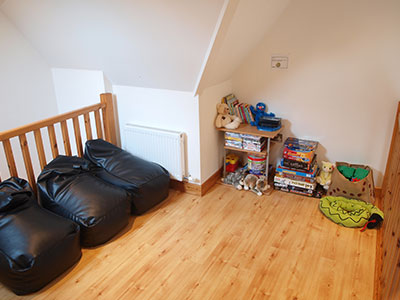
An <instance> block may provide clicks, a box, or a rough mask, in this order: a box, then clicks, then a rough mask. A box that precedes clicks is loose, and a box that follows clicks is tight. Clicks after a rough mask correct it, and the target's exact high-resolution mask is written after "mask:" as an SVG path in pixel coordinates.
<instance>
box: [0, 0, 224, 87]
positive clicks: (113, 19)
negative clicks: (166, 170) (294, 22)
mask: <svg viewBox="0 0 400 300" xmlns="http://www.w3.org/2000/svg"><path fill="white" fill-rule="evenodd" d="M3 2H4V0H0V5H1V7H0V8H1V10H2V11H3V13H4V14H5V15H6V16H7V17H8V18H9V19H10V21H11V22H12V23H14V25H15V26H16V27H17V28H18V29H19V30H20V31H21V32H22V33H23V34H24V35H25V37H26V38H27V39H28V40H29V41H30V42H31V43H32V45H33V46H34V47H35V48H36V49H37V50H38V51H39V52H40V54H41V55H42V56H43V57H44V59H45V60H46V61H47V62H48V64H49V65H50V66H51V67H57V68H72V69H89V70H103V71H104V73H105V74H106V75H107V77H108V78H109V79H110V80H111V81H112V83H113V84H116V85H130V86H138V87H149V88H164V89H171V90H181V91H193V90H194V89H195V84H196V80H197V79H198V76H199V72H200V70H201V66H202V64H203V61H204V58H205V54H206V51H207V47H208V46H209V43H210V39H211V36H212V34H213V32H214V29H215V25H216V22H217V18H218V15H219V14H220V11H221V8H222V6H223V2H224V0H201V1H199V0H168V1H167V0H113V1H111V0H108V1H107V0H85V1H82V0H69V1H54V0H30V1H24V0H9V1H5V2H4V3H3Z"/></svg>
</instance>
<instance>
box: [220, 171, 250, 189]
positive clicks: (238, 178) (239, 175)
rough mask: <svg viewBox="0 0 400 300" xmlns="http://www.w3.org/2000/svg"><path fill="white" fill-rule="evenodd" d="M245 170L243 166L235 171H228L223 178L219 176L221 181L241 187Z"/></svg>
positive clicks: (237, 187)
mask: <svg viewBox="0 0 400 300" xmlns="http://www.w3.org/2000/svg"><path fill="white" fill-rule="evenodd" d="M245 172H246V169H245V168H241V169H237V170H236V171H235V172H230V173H228V175H226V177H225V178H221V180H222V182H223V183H226V184H230V185H233V186H234V187H235V188H236V189H238V190H241V189H243V184H242V183H243V178H244V174H245Z"/></svg>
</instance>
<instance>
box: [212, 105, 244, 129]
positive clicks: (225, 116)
mask: <svg viewBox="0 0 400 300" xmlns="http://www.w3.org/2000/svg"><path fill="white" fill-rule="evenodd" d="M241 122H242V120H241V119H240V118H238V117H236V116H232V115H230V114H229V107H228V105H227V104H225V103H218V104H217V117H216V119H215V127H217V128H221V127H225V128H227V129H236V128H238V127H239V125H240V123H241Z"/></svg>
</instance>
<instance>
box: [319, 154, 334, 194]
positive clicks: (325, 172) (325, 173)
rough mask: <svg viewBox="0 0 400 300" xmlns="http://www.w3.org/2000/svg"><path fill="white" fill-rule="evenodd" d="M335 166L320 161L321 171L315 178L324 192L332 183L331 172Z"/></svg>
mask: <svg viewBox="0 0 400 300" xmlns="http://www.w3.org/2000/svg"><path fill="white" fill-rule="evenodd" d="M334 168H335V166H334V165H333V164H332V163H330V162H328V161H322V167H321V171H320V172H319V175H318V176H317V182H318V183H319V184H320V185H322V186H323V188H324V189H325V190H328V189H329V185H330V184H331V183H332V180H331V179H332V172H333V169H334Z"/></svg>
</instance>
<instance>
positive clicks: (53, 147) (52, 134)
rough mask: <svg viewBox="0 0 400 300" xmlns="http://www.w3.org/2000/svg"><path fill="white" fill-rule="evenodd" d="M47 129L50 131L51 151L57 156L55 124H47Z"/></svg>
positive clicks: (54, 156)
mask: <svg viewBox="0 0 400 300" xmlns="http://www.w3.org/2000/svg"><path fill="white" fill-rule="evenodd" d="M47 130H48V132H49V138H50V146H51V153H52V154H53V158H56V157H57V156H58V147H57V138H56V132H55V130H54V125H50V126H47Z"/></svg>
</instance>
